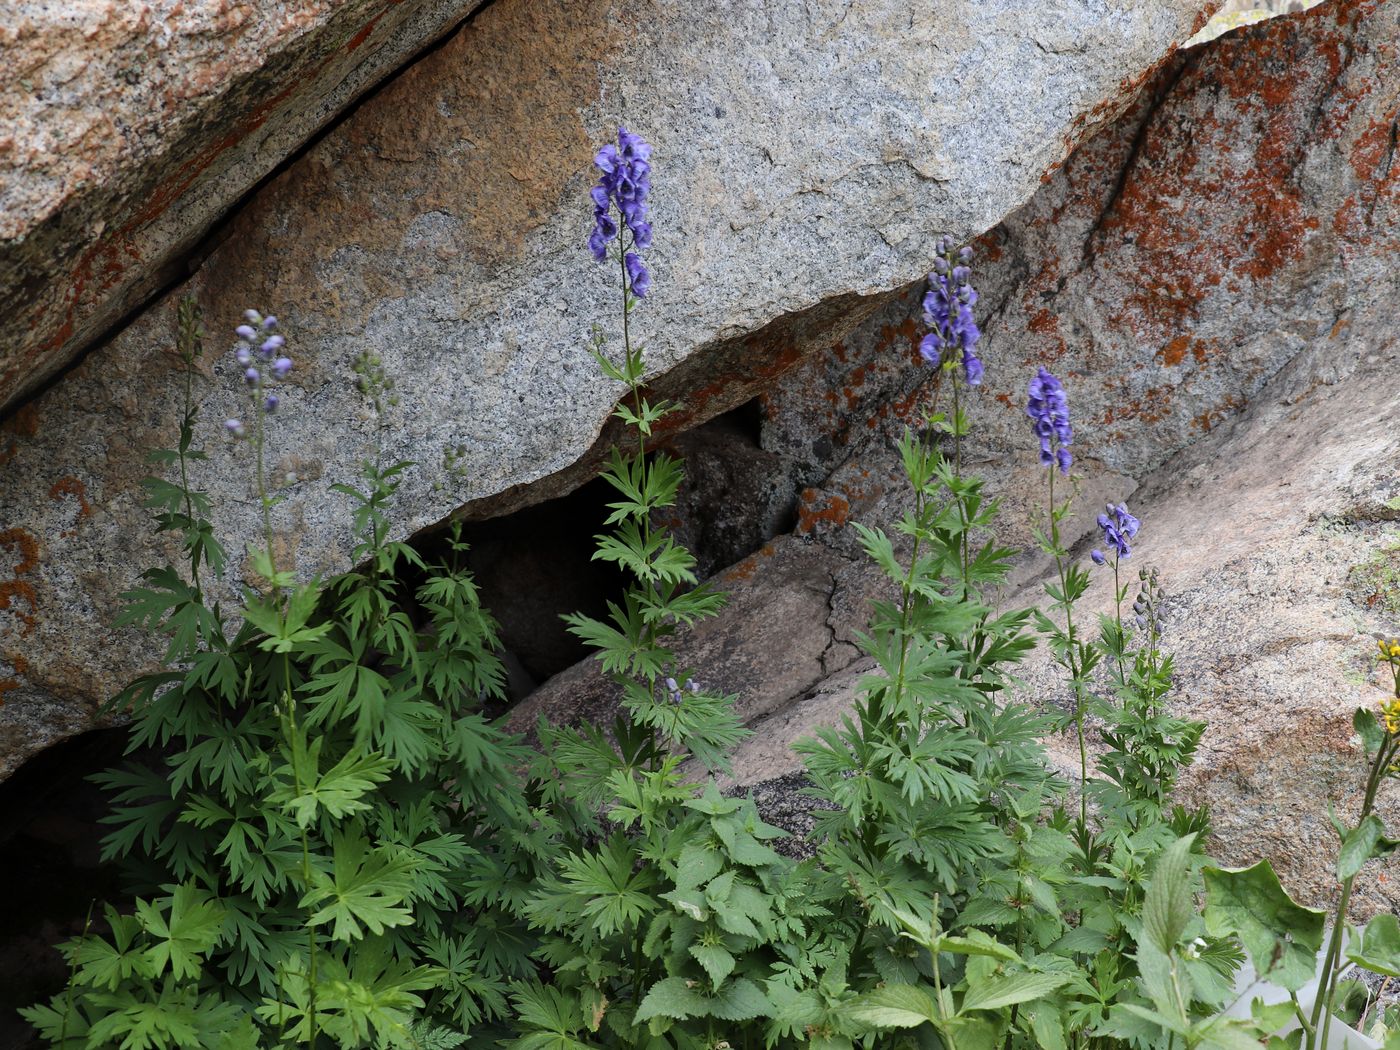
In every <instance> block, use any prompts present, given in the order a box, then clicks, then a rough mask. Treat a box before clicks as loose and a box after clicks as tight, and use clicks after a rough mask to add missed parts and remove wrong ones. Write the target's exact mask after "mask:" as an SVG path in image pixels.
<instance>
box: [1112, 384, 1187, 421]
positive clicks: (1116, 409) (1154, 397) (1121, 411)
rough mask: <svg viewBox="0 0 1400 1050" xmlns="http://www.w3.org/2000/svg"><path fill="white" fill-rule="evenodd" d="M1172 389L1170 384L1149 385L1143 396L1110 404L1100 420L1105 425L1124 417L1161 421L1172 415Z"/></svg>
mask: <svg viewBox="0 0 1400 1050" xmlns="http://www.w3.org/2000/svg"><path fill="white" fill-rule="evenodd" d="M1172 390H1173V387H1171V386H1170V385H1164V386H1154V387H1148V388H1147V389H1146V390H1145V391H1143V393H1142V396H1141V397H1134V398H1127V399H1126V400H1124V401H1123V402H1122V403H1121V404H1110V405H1109V406H1108V408H1107V409H1106V410H1105V411H1104V414H1103V417H1102V418H1101V419H1100V420H1099V422H1100V423H1102V424H1103V425H1105V426H1107V425H1109V424H1111V423H1116V422H1119V421H1121V420H1124V419H1136V420H1139V421H1141V422H1143V423H1160V422H1161V421H1162V420H1164V419H1166V418H1167V416H1169V415H1171V411H1172V409H1171V402H1172Z"/></svg>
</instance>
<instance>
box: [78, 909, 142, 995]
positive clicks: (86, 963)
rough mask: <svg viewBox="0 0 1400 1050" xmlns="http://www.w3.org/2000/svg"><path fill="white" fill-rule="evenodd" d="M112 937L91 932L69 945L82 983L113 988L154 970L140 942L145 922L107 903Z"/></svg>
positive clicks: (106, 910) (108, 925) (105, 911)
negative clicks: (122, 912) (120, 911)
mask: <svg viewBox="0 0 1400 1050" xmlns="http://www.w3.org/2000/svg"><path fill="white" fill-rule="evenodd" d="M102 910H103V912H104V913H105V915H106V917H107V927H108V930H109V931H110V933H111V938H112V939H111V940H110V941H109V940H108V939H107V938H105V937H99V936H96V935H90V936H86V937H82V938H79V939H78V940H76V941H71V942H69V944H68V945H65V949H66V950H70V951H71V953H72V954H71V956H70V961H71V963H72V965H73V967H74V968H75V970H76V974H77V979H78V981H79V983H81V984H87V985H91V986H92V987H94V988H105V989H109V990H113V989H116V988H118V987H119V986H121V985H122V984H124V983H125V982H127V981H129V980H131V979H132V978H133V977H146V976H148V975H149V973H150V965H151V963H150V958H149V957H148V956H147V955H146V952H145V950H144V949H143V947H142V946H141V945H139V944H138V943H137V938H138V937H139V935H140V933H141V924H140V922H139V921H138V920H137V918H136V916H134V915H122V914H120V913H119V912H118V911H117V910H116V909H115V908H113V907H112V906H111V905H110V904H107V905H104V906H103V909H102Z"/></svg>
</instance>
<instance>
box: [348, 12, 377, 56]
mask: <svg viewBox="0 0 1400 1050" xmlns="http://www.w3.org/2000/svg"><path fill="white" fill-rule="evenodd" d="M383 17H384V12H383V11H380V12H379V14H377V15H375V16H374V17H373V18H371V19H370V20H369V22H368V23H367V24H366V25H365V27H364V28H363V29H361V30H360V31H359V32H358V33H356V34H355V35H354V36H352V37H351V38H350V42H349V43H348V44H346V45H345V50H346V52H347V53H348V52H352V51H355V50H356V49H358V48H359V46H360V45H361V44H363V43H364V42H365V41H366V40H368V39H369V35H370V34H371V33H373V32H374V27H375V26H376V25H378V24H379V20H380V19H381V18H383Z"/></svg>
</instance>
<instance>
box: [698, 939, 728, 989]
mask: <svg viewBox="0 0 1400 1050" xmlns="http://www.w3.org/2000/svg"><path fill="white" fill-rule="evenodd" d="M690 954H691V957H692V958H693V959H694V960H695V961H696V962H698V963H699V964H700V965H701V966H703V967H704V968H705V972H706V973H707V974H709V975H710V983H711V984H712V985H713V986H714V987H715V988H718V987H719V986H720V985H722V984H723V983H724V979H725V978H726V977H728V976H729V975H730V974H731V973H733V972H734V956H732V955H731V954H729V951H728V949H726V948H723V947H721V946H720V945H718V944H692V945H691V946H690Z"/></svg>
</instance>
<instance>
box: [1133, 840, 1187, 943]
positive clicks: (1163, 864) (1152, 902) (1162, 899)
mask: <svg viewBox="0 0 1400 1050" xmlns="http://www.w3.org/2000/svg"><path fill="white" fill-rule="evenodd" d="M1194 841H1195V836H1194V835H1188V836H1186V837H1185V838H1181V839H1177V840H1176V842H1174V843H1172V844H1171V846H1170V847H1168V848H1167V851H1166V852H1165V853H1163V854H1162V856H1161V857H1160V858H1159V859H1158V861H1157V870H1156V871H1155V872H1154V873H1153V875H1152V880H1151V881H1150V882H1149V883H1148V884H1147V895H1146V898H1145V899H1144V901H1143V908H1142V931H1143V934H1144V936H1146V937H1147V938H1148V939H1149V940H1150V941H1151V942H1152V943H1153V945H1155V946H1156V948H1157V949H1158V950H1159V951H1161V952H1163V953H1164V954H1169V953H1170V952H1171V951H1172V950H1173V949H1174V948H1175V947H1176V943H1177V941H1178V940H1180V939H1181V935H1182V933H1183V932H1185V930H1186V924H1187V923H1188V922H1190V921H1191V918H1192V916H1193V915H1194V914H1195V910H1194V908H1192V905H1191V883H1190V855H1191V846H1192V844H1193V843H1194Z"/></svg>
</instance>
